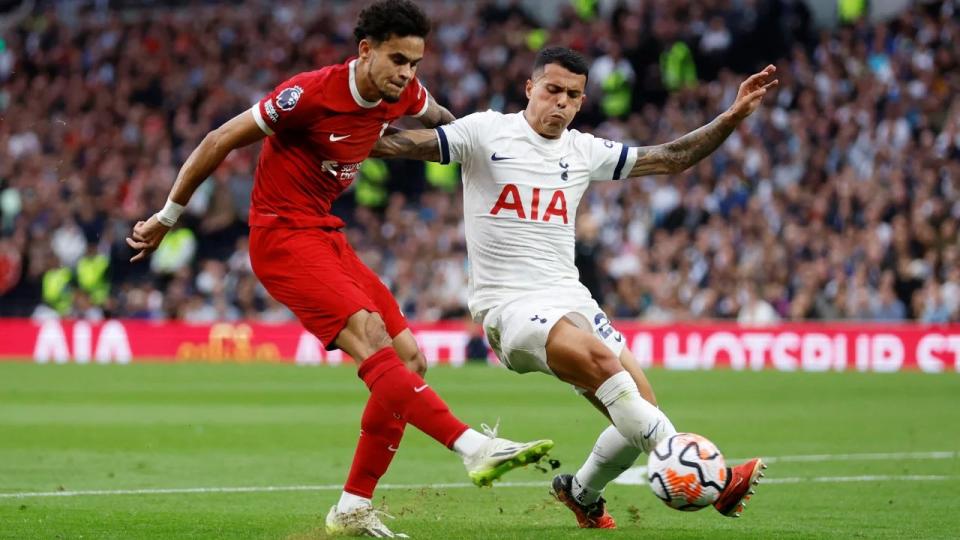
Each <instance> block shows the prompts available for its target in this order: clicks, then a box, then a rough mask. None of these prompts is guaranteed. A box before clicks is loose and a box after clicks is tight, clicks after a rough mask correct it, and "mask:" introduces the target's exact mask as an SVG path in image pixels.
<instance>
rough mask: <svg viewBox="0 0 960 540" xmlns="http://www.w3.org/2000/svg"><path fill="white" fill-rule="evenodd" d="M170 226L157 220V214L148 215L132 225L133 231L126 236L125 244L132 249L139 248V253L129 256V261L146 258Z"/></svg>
mask: <svg viewBox="0 0 960 540" xmlns="http://www.w3.org/2000/svg"><path fill="white" fill-rule="evenodd" d="M169 230H170V227H167V226H166V225H164V224H163V223H160V222H159V221H157V216H156V215H153V216H150V219H148V220H146V221H138V222H137V224H136V225H134V226H133V233H132V234H131V235H130V236H128V237H127V245H128V246H130V247H132V248H133V249H138V250H140V252H139V253H137V254H136V255H134V256H133V257H131V258H130V262H137V261H140V260H142V259H145V258H147V255H150V254H151V253H153V252H154V251H155V250H156V249H157V248H158V247H159V246H160V242H162V241H163V237H164V236H166V234H167V231H169Z"/></svg>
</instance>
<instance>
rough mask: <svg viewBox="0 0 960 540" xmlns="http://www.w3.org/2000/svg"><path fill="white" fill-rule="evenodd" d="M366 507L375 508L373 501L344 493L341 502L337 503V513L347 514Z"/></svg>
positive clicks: (341, 495)
mask: <svg viewBox="0 0 960 540" xmlns="http://www.w3.org/2000/svg"><path fill="white" fill-rule="evenodd" d="M364 506H373V501H371V500H370V499H368V498H366V497H361V496H359V495H354V494H353V493H347V492H346V491H344V492H342V493H341V494H340V501H339V502H337V512H340V513H341V514H345V513H347V512H352V511H354V510H356V509H357V508H361V507H364Z"/></svg>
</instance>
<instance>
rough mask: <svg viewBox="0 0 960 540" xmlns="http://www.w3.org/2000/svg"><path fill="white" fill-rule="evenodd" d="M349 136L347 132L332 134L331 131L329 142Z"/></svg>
mask: <svg viewBox="0 0 960 540" xmlns="http://www.w3.org/2000/svg"><path fill="white" fill-rule="evenodd" d="M349 136H350V135H349V134H347V135H334V134H333V133H331V134H330V142H338V141H342V140H344V139H346V138H347V137H349Z"/></svg>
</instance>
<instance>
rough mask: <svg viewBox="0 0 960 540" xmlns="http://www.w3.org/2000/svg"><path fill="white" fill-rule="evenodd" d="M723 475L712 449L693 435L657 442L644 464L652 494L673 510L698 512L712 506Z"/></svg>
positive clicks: (722, 464) (720, 457)
mask: <svg viewBox="0 0 960 540" xmlns="http://www.w3.org/2000/svg"><path fill="white" fill-rule="evenodd" d="M727 474H728V471H727V464H726V462H725V461H724V459H723V454H721V453H720V450H718V449H717V447H716V445H714V444H713V443H712V442H710V441H709V440H708V439H707V438H706V437H702V436H700V435H696V434H694V433H677V434H676V435H673V436H672V437H669V438H667V439H664V440H662V441H660V444H658V445H657V447H656V448H654V450H653V452H651V453H650V459H649V460H648V461H647V478H648V479H649V480H650V487H651V488H652V489H653V493H654V494H655V495H656V496H657V497H658V498H659V499H660V500H662V501H663V502H664V503H666V505H667V506H669V507H671V508H676V509H677V510H685V511H694V510H700V509H701V508H705V507H707V506H710V505H711V504H713V503H715V502H716V501H717V499H718V498H719V497H720V492H722V491H723V488H724V487H725V486H726V485H727Z"/></svg>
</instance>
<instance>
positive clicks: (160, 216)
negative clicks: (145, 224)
mask: <svg viewBox="0 0 960 540" xmlns="http://www.w3.org/2000/svg"><path fill="white" fill-rule="evenodd" d="M182 213H183V205H182V204H177V203H175V202H173V201H171V200H170V199H167V204H165V205H163V210H160V211H159V212H157V221H159V222H160V223H162V224H163V225H164V226H166V227H173V225H174V224H175V223H176V222H177V220H178V219H180V214H182Z"/></svg>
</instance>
